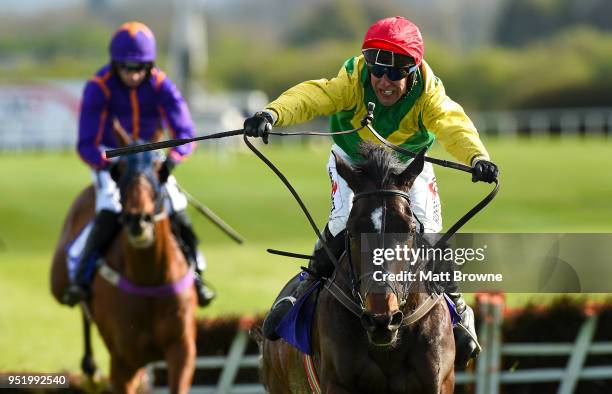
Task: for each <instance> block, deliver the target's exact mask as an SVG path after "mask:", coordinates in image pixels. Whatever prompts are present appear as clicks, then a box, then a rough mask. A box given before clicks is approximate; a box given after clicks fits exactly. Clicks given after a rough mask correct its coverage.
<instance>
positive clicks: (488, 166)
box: [472, 160, 499, 183]
mask: <svg viewBox="0 0 612 394" xmlns="http://www.w3.org/2000/svg"><path fill="white" fill-rule="evenodd" d="M498 175H499V169H498V168H497V165H496V164H495V163H492V162H490V161H487V160H477V161H476V162H475V163H474V164H473V165H472V182H478V181H482V182H487V183H491V182H494V181H495V180H496V179H497V176H498Z"/></svg>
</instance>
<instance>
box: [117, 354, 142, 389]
mask: <svg viewBox="0 0 612 394" xmlns="http://www.w3.org/2000/svg"><path fill="white" fill-rule="evenodd" d="M138 371H139V369H138V368H134V367H131V366H128V365H127V364H126V363H125V362H123V361H122V360H119V359H117V358H116V357H112V355H111V370H110V380H111V385H112V386H113V392H114V393H121V394H135V393H136V389H137V388H138V378H139V377H140V374H139V373H138Z"/></svg>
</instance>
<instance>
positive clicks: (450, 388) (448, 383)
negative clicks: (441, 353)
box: [440, 369, 455, 394]
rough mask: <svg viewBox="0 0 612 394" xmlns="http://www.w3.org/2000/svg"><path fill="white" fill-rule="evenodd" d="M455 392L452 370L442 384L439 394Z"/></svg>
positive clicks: (453, 371) (453, 372)
mask: <svg viewBox="0 0 612 394" xmlns="http://www.w3.org/2000/svg"><path fill="white" fill-rule="evenodd" d="M454 392H455V370H454V369H453V370H452V371H450V373H449V374H448V375H447V376H446V378H445V379H444V381H443V382H442V389H441V390H440V393H441V394H453V393H454Z"/></svg>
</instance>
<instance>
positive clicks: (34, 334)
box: [0, 0, 612, 371]
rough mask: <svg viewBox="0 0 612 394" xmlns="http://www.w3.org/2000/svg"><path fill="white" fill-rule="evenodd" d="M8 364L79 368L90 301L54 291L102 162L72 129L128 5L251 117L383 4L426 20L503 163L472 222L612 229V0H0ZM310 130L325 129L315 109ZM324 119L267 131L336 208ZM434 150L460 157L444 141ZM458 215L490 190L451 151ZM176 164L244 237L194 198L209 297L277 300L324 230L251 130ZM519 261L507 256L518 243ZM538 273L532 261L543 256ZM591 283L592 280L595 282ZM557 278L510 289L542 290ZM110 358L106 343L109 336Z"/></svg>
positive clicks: (186, 79) (227, 123)
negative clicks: (59, 256)
mask: <svg viewBox="0 0 612 394" xmlns="http://www.w3.org/2000/svg"><path fill="white" fill-rule="evenodd" d="M0 6H1V9H2V13H1V14H0V174H1V176H0V291H2V297H0V349H2V351H1V352H0V371H7V370H8V371H10V370H12V371H19V370H35V371H59V370H77V369H78V363H79V357H80V349H81V334H80V324H79V314H78V313H77V311H75V310H70V309H68V308H66V307H62V306H59V305H57V304H56V303H55V302H54V300H53V299H52V298H51V295H50V292H49V289H48V271H49V268H50V262H51V257H52V253H53V249H54V247H55V242H57V239H58V237H59V231H60V228H61V225H62V222H63V218H64V216H65V213H66V211H67V209H68V207H69V206H70V204H71V202H72V200H73V199H74V197H75V196H76V195H77V193H78V192H79V191H80V190H81V189H82V188H84V187H85V186H86V185H87V184H88V183H89V181H90V175H89V170H88V168H87V167H86V166H85V165H84V163H82V162H81V160H80V159H79V158H78V156H77V155H76V152H75V149H74V145H75V142H76V133H77V128H76V126H77V118H78V107H79V101H80V94H81V90H82V87H83V85H84V83H85V81H86V80H87V79H88V78H90V77H91V76H92V75H93V74H94V73H95V72H96V71H97V70H98V69H99V68H100V67H102V66H103V65H104V64H105V63H106V62H108V49H107V48H108V43H109V41H110V38H111V35H112V33H113V32H114V30H115V29H116V28H117V27H118V26H119V25H120V24H121V23H123V22H125V21H128V20H139V21H142V22H144V23H146V24H147V25H149V26H150V27H151V28H152V30H153V31H154V33H155V34H156V37H157V42H158V61H157V64H158V65H159V66H160V67H161V68H162V69H163V70H165V71H166V72H167V73H168V74H169V76H170V78H171V79H172V80H173V81H174V82H175V83H177V85H179V86H180V88H181V90H182V91H183V93H184V95H185V96H186V97H187V99H188V101H189V105H190V108H191V110H192V113H193V117H194V120H195V122H196V124H197V128H198V133H199V134H206V133H213V132H218V131H224V130H230V129H235V128H240V127H241V126H242V122H243V120H244V117H245V116H246V115H247V114H250V113H252V112H254V111H257V110H259V109H261V108H263V106H264V105H265V104H266V103H267V102H268V101H270V100H272V99H273V98H275V97H276V96H277V95H278V94H280V93H281V92H283V91H284V90H285V89H287V88H289V87H291V86H293V85H294V84H296V83H298V82H301V81H304V80H307V79H318V78H331V77H333V76H335V75H336V73H337V72H338V70H339V69H340V67H341V65H342V64H343V62H344V60H346V59H347V58H349V57H351V56H354V55H357V54H359V51H360V48H361V40H362V38H363V35H364V34H365V31H366V29H367V28H368V27H369V26H370V24H371V23H373V22H374V21H376V20H378V19H380V18H383V17H386V16H392V15H402V16H405V17H407V18H408V19H411V20H412V21H414V22H415V23H416V24H417V25H418V26H420V28H421V30H422V32H423V35H424V39H425V59H426V60H427V62H428V63H429V64H430V66H431V67H432V68H433V70H434V72H435V73H436V75H437V76H439V77H440V78H441V79H442V81H443V82H444V84H445V87H446V90H447V93H448V95H449V96H450V97H452V98H453V99H454V100H455V101H457V102H459V103H460V104H461V105H463V106H464V108H465V109H466V111H467V113H468V115H470V117H471V118H472V119H473V120H474V122H475V123H476V125H477V127H478V129H479V131H480V133H481V135H482V138H483V140H484V141H485V144H486V146H487V148H488V149H489V151H490V153H491V157H492V159H493V160H494V161H495V162H497V163H498V164H499V165H500V168H501V180H502V189H501V192H500V194H499V197H498V198H497V199H496V200H495V201H494V202H493V203H492V205H491V206H490V207H488V208H487V209H486V210H485V211H483V212H482V213H481V214H479V215H478V217H476V218H475V219H474V220H473V221H471V222H470V223H469V224H468V225H467V226H466V227H465V230H464V231H472V232H485V231H489V232H587V233H588V232H610V231H612V222H611V220H610V218H612V204H610V196H611V195H612V182H611V180H612V179H611V176H610V174H609V172H608V169H609V168H610V167H611V166H612V155H611V154H610V152H611V149H612V143H611V139H610V135H611V133H612V93H611V92H612V19H610V17H609V15H612V2H610V1H607V0H497V1H488V0H401V1H400V0H388V1H376V2H374V1H361V0H353V1H351V0H336V1H331V0H312V1H308V2H304V1H298V0H258V1H250V0H206V1H196V0H173V1H162V0H146V1H145V0H130V1H127V0H89V1H85V0H54V1H44V0H21V1H19V2H13V1H6V0H4V1H0ZM295 129H298V130H326V129H327V120H326V119H317V120H315V121H313V122H312V123H310V124H308V125H301V126H298V127H296V128H295ZM330 141H331V140H330V139H329V138H311V139H306V138H285V139H273V140H272V143H271V144H270V145H268V146H265V147H263V149H264V151H265V153H266V154H269V155H270V157H271V158H272V160H273V161H274V162H275V163H277V164H278V165H279V167H280V168H281V169H282V170H283V171H284V172H286V175H287V176H288V177H289V179H290V180H291V181H292V182H293V183H294V185H295V186H296V188H297V189H298V191H299V192H300V193H301V194H302V197H303V198H304V200H305V201H306V203H307V204H308V206H309V207H310V208H311V210H312V212H313V215H314V216H315V218H316V220H317V222H318V224H319V225H320V226H321V227H322V226H323V225H324V224H325V222H326V215H327V212H328V209H329V186H328V180H327V174H326V171H325V164H326V160H327V156H328V154H329V147H330V145H331V142H330ZM433 155H437V156H441V157H443V158H447V159H452V158H451V157H449V156H448V155H446V154H445V152H443V151H442V150H440V149H439V148H436V149H435V150H434V151H433ZM436 171H437V175H438V183H439V186H440V193H441V196H442V200H443V206H444V210H443V212H444V220H445V223H446V226H445V227H448V226H450V225H451V224H452V223H453V222H454V220H456V219H457V218H458V217H459V216H460V215H462V214H463V213H464V212H465V211H467V210H468V209H470V208H471V207H472V206H473V205H474V204H475V203H476V202H477V201H478V200H479V199H481V198H482V197H483V196H484V195H485V194H486V193H487V192H488V191H489V188H490V186H487V185H480V184H478V185H474V184H472V183H471V181H470V179H469V177H468V176H467V175H465V174H457V173H455V172H452V171H450V170H446V169H437V170H436ZM176 175H177V178H178V180H179V182H180V183H181V184H182V185H183V186H184V187H185V188H186V189H187V190H189V191H190V193H191V194H193V195H194V196H196V197H197V198H199V199H201V201H202V202H203V203H204V204H206V205H207V206H208V207H210V208H211V209H213V210H214V211H216V212H217V213H218V214H219V215H220V216H222V217H223V218H224V219H225V220H226V221H227V222H228V223H230V224H231V225H232V226H234V227H235V228H236V229H237V230H238V231H240V232H241V233H242V234H243V235H244V236H245V237H246V238H247V243H246V244H245V245H244V246H238V245H235V244H233V243H232V241H230V240H228V239H226V237H225V236H224V235H222V234H221V233H220V232H218V231H217V230H216V229H215V228H213V227H212V226H211V225H210V224H209V223H208V222H207V221H206V220H205V219H203V218H201V217H199V216H198V214H197V213H196V212H195V211H193V210H192V211H190V213H191V215H192V218H193V221H194V223H195V225H196V229H197V230H198V233H199V234H200V236H201V238H202V249H203V251H204V253H205V255H206V256H207V258H208V262H209V270H208V274H207V279H209V280H210V281H211V282H212V284H213V285H215V286H216V288H217V290H218V292H219V297H218V299H217V300H216V301H215V302H214V304H213V305H212V306H211V307H210V308H208V309H206V310H204V311H200V313H201V314H202V315H207V316H211V315H214V316H218V315H228V314H256V313H261V312H264V311H265V310H266V308H267V307H269V305H270V304H271V302H272V301H273V299H274V297H275V295H276V293H277V292H278V290H279V289H280V288H281V286H282V284H283V283H284V281H285V280H287V279H288V278H289V277H290V276H291V275H292V273H294V272H296V270H297V269H299V268H298V267H299V265H300V264H301V263H302V262H301V261H291V260H288V259H286V258H281V257H276V256H270V255H267V254H266V253H265V248H267V247H273V248H278V249H284V250H290V251H294V252H299V253H309V252H310V250H311V249H312V246H313V244H314V235H313V234H312V231H311V230H310V229H309V227H308V224H307V222H306V220H305V219H304V218H303V216H302V215H301V213H300V212H299V209H298V206H297V205H296V204H295V202H294V201H293V200H292V199H291V196H290V195H289V193H288V192H287V191H286V190H284V188H283V187H282V185H281V184H280V182H279V181H278V180H277V179H276V178H275V177H274V176H273V174H272V173H271V172H269V170H268V169H267V168H266V167H265V166H263V164H261V163H260V162H259V161H258V160H257V158H256V157H254V156H253V155H252V154H251V153H250V152H249V151H247V150H245V147H244V146H243V144H242V142H241V140H240V139H239V138H235V137H234V138H233V139H227V140H222V141H218V142H210V143H209V142H204V143H200V144H199V147H198V150H197V152H196V153H195V154H194V155H193V156H192V157H191V158H190V159H189V160H188V161H187V162H185V163H184V164H183V165H181V166H180V167H179V168H178V169H177V170H176ZM509 264H511V256H510V258H509ZM528 274H529V273H526V275H528ZM583 297H595V296H593V295H588V296H587V295H584V296H583ZM544 298H545V297H543V296H542V295H539V296H527V295H524V296H523V295H512V297H509V301H510V302H512V303H515V304H522V303H524V302H526V300H532V301H533V300H534V299H535V301H536V302H544ZM96 351H97V353H98V359H99V360H100V365H105V362H104V360H106V358H105V357H107V356H106V355H105V351H104V350H103V348H102V346H101V344H100V341H99V340H98V341H97V343H96Z"/></svg>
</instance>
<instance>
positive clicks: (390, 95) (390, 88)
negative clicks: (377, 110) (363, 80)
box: [370, 74, 408, 107]
mask: <svg viewBox="0 0 612 394" xmlns="http://www.w3.org/2000/svg"><path fill="white" fill-rule="evenodd" d="M370 78H371V81H372V87H373V88H374V93H376V97H378V101H380V103H381V104H382V105H384V106H385V107H389V106H391V105H393V104H395V103H397V101H398V100H399V99H400V98H401V97H402V96H403V95H404V94H405V93H406V89H407V86H408V78H402V79H400V80H399V81H392V80H390V79H389V77H388V76H387V74H383V76H382V77H381V78H378V77H376V76H375V75H374V74H370Z"/></svg>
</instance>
